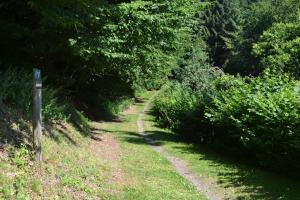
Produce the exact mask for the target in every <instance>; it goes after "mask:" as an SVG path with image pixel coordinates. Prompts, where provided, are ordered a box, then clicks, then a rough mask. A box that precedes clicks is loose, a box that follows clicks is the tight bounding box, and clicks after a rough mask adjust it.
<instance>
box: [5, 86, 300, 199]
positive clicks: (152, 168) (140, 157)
mask: <svg viewBox="0 0 300 200" xmlns="http://www.w3.org/2000/svg"><path fill="white" fill-rule="evenodd" d="M151 95H153V92H148V93H146V94H144V95H143V99H144V100H148V99H149V97H150V96H151ZM143 107H144V103H138V104H136V105H135V106H133V109H130V110H129V111H127V112H126V115H125V114H123V115H122V116H121V119H123V122H102V123H92V129H93V131H94V132H95V133H98V136H101V137H102V136H106V137H107V138H110V139H112V138H114V140H115V143H116V144H114V145H115V146H114V147H111V148H112V149H110V145H106V147H105V146H103V145H105V144H107V140H103V141H94V140H91V138H90V137H87V135H86V133H84V134H83V133H81V132H78V131H77V130H76V129H75V128H73V127H72V126H71V125H68V124H63V125H61V126H60V128H57V129H56V131H53V132H52V134H51V137H49V136H48V137H44V140H43V144H44V145H43V160H44V162H43V164H42V165H41V166H39V165H36V164H33V163H31V162H30V160H29V159H28V158H29V154H28V153H29V152H28V151H27V150H26V148H18V149H17V148H13V147H6V149H7V152H8V153H10V154H9V156H8V155H7V154H6V153H3V152H0V199H125V200H126V199H127V200H134V199H138V200H139V199H145V200H151V199H153V200H156V199H187V200H190V199H191V200H193V199H195V200H196V199H197V200H199V199H200V200H201V199H205V197H203V195H201V194H200V193H199V192H197V191H196V189H195V187H194V186H193V185H191V184H190V183H189V182H188V181H187V180H185V179H184V178H183V177H181V176H180V175H179V174H178V173H177V172H176V171H175V169H174V168H173V167H172V165H171V164H170V163H169V161H168V160H166V159H165V158H164V157H162V156H161V155H160V154H159V153H157V152H155V151H154V150H153V149H152V148H151V147H150V146H149V145H148V144H147V143H146V142H145V140H144V139H143V138H142V137H141V136H140V135H139V134H138V133H137V125H136V121H137V117H138V112H139V111H141V110H142V109H143ZM144 120H145V122H144V125H145V129H146V131H147V132H148V133H149V134H150V136H151V137H152V138H154V139H156V140H157V141H158V143H159V144H160V145H162V146H163V147H164V148H165V149H166V150H167V151H168V153H169V154H172V155H174V156H176V157H178V158H181V159H182V160H185V161H186V162H187V163H188V166H189V168H190V170H191V171H193V172H194V174H196V175H199V176H201V178H202V179H203V180H206V181H207V182H208V183H209V184H210V185H211V187H212V190H213V191H214V192H216V193H226V194H228V195H230V196H231V197H233V198H234V199H288V200H293V199H299V198H298V197H299V196H300V191H299V190H298V189H299V188H300V183H299V180H297V179H296V178H295V179H292V178H287V177H284V176H280V175H277V174H274V173H271V172H267V171H264V170H261V169H258V168H255V167H252V166H248V165H245V164H243V163H241V162H239V161H237V160H234V159H232V158H229V157H226V156H224V155H222V154H217V153H215V152H212V151H210V150H209V149H207V148H205V147H201V146H194V145H192V144H188V143H185V142H183V141H181V140H180V139H179V138H178V137H177V136H176V135H174V134H173V133H171V132H170V131H167V130H164V129H160V128H157V127H156V126H155V122H154V121H153V120H154V119H153V116H151V115H150V114H146V115H145V116H144ZM112 152H113V153H112ZM110 154H112V155H110ZM115 176H117V177H119V178H116V180H114V179H112V177H115Z"/></svg>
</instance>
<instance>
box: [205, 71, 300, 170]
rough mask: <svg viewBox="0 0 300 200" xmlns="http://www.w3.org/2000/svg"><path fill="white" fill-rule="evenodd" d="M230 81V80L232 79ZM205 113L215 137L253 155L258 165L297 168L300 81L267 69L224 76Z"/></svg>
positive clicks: (299, 142) (298, 163)
mask: <svg viewBox="0 0 300 200" xmlns="http://www.w3.org/2000/svg"><path fill="white" fill-rule="evenodd" d="M232 82H233V83H232ZM218 84H219V86H221V85H223V90H220V92H219V93H218V94H217V95H215V96H214V97H213V104H212V105H211V106H210V107H207V109H206V113H205V115H206V117H207V118H208V119H209V120H210V122H211V123H212V125H214V126H215V127H216V130H219V132H218V133H217V134H216V135H215V137H216V140H219V141H221V142H222V143H224V144H227V145H228V144H229V145H237V147H238V148H240V149H242V150H245V151H246V152H249V153H250V154H252V155H255V156H256V158H257V159H258V160H259V162H260V164H261V165H267V166H272V167H274V168H278V167H280V168H281V169H284V168H289V169H291V168H292V167H293V168H299V167H300V162H299V161H297V158H299V156H300V104H299V103H300V102H299V86H300V83H299V82H297V81H294V80H291V79H290V78H289V77H288V76H286V75H281V76H278V75H276V76H275V75H271V73H270V71H269V70H267V71H266V72H265V73H264V75H263V76H261V77H258V78H244V79H242V78H235V77H233V76H224V77H222V78H221V80H219V82H218V83H217V85H218Z"/></svg>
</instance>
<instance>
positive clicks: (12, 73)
mask: <svg viewBox="0 0 300 200" xmlns="http://www.w3.org/2000/svg"><path fill="white" fill-rule="evenodd" d="M32 87H33V77H32V75H31V74H30V73H28V72H27V71H25V70H16V69H14V68H9V69H7V70H5V71H2V72H0V103H1V104H4V105H5V106H8V107H11V108H13V109H16V110H17V111H18V112H20V113H21V114H22V117H25V118H26V119H30V118H31V115H32ZM42 95H43V96H42V98H43V99H42V100H43V103H42V106H43V107H42V109H43V110H42V112H43V118H44V120H46V121H51V120H63V119H67V118H68V116H67V115H66V114H65V110H66V104H65V103H63V102H62V101H61V100H59V99H58V96H59V91H58V90H57V89H52V88H49V87H45V86H44V87H43V94H42Z"/></svg>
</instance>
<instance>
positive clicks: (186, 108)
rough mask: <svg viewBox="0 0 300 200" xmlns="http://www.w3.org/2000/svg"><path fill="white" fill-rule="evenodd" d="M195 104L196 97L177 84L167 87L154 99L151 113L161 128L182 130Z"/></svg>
mask: <svg viewBox="0 0 300 200" xmlns="http://www.w3.org/2000/svg"><path fill="white" fill-rule="evenodd" d="M197 102H198V101H197V98H196V95H193V94H192V93H190V92H188V91H187V90H185V89H184V88H183V87H181V86H180V85H179V84H174V85H167V86H165V88H163V90H162V92H161V94H159V95H158V96H157V98H156V99H155V101H154V107H153V111H154V113H155V114H156V116H157V121H158V123H159V124H160V125H161V126H167V127H169V128H171V129H173V130H178V129H182V126H183V125H184V122H185V121H187V120H188V119H187V118H188V116H189V115H191V114H192V113H193V112H194V110H195V109H196V105H197Z"/></svg>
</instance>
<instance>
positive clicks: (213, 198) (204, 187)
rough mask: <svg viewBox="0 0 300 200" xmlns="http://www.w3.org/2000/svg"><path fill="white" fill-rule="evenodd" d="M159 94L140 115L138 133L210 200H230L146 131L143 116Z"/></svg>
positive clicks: (149, 101) (147, 103)
mask: <svg viewBox="0 0 300 200" xmlns="http://www.w3.org/2000/svg"><path fill="white" fill-rule="evenodd" d="M157 94H158V92H156V93H155V94H154V95H153V96H152V97H151V98H150V99H149V100H148V101H147V102H146V104H145V106H144V108H143V110H142V111H141V112H140V113H139V114H138V119H137V127H138V132H139V134H140V135H142V136H143V138H144V139H145V140H146V141H147V143H148V144H149V145H150V146H151V147H152V148H153V149H154V150H155V151H156V152H158V153H160V154H161V155H162V156H164V157H165V158H166V159H167V160H168V161H169V162H170V163H171V164H172V165H173V167H174V168H175V169H176V171H177V172H178V173H179V174H180V175H181V176H182V177H184V178H185V179H187V180H188V181H189V182H190V183H192V184H193V185H194V186H195V187H196V188H197V190H198V191H199V192H200V193H202V194H204V195H205V196H206V197H207V198H208V199H210V200H223V199H230V198H226V197H225V196H221V195H219V194H215V193H214V192H213V191H212V189H211V185H210V184H208V183H206V182H205V181H204V180H202V179H201V178H200V177H198V176H195V175H194V174H193V173H192V172H191V171H190V170H189V169H188V167H187V163H186V162H185V161H184V160H181V159H178V158H176V157H174V156H172V155H170V154H169V153H167V152H166V151H165V150H164V148H163V147H162V146H160V145H158V144H157V143H156V141H155V140H153V139H151V138H150V137H149V135H148V134H147V132H146V131H145V129H144V123H143V116H144V114H145V112H147V111H148V110H149V107H150V104H151V102H152V100H153V99H154V98H155V96H156V95H157Z"/></svg>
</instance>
